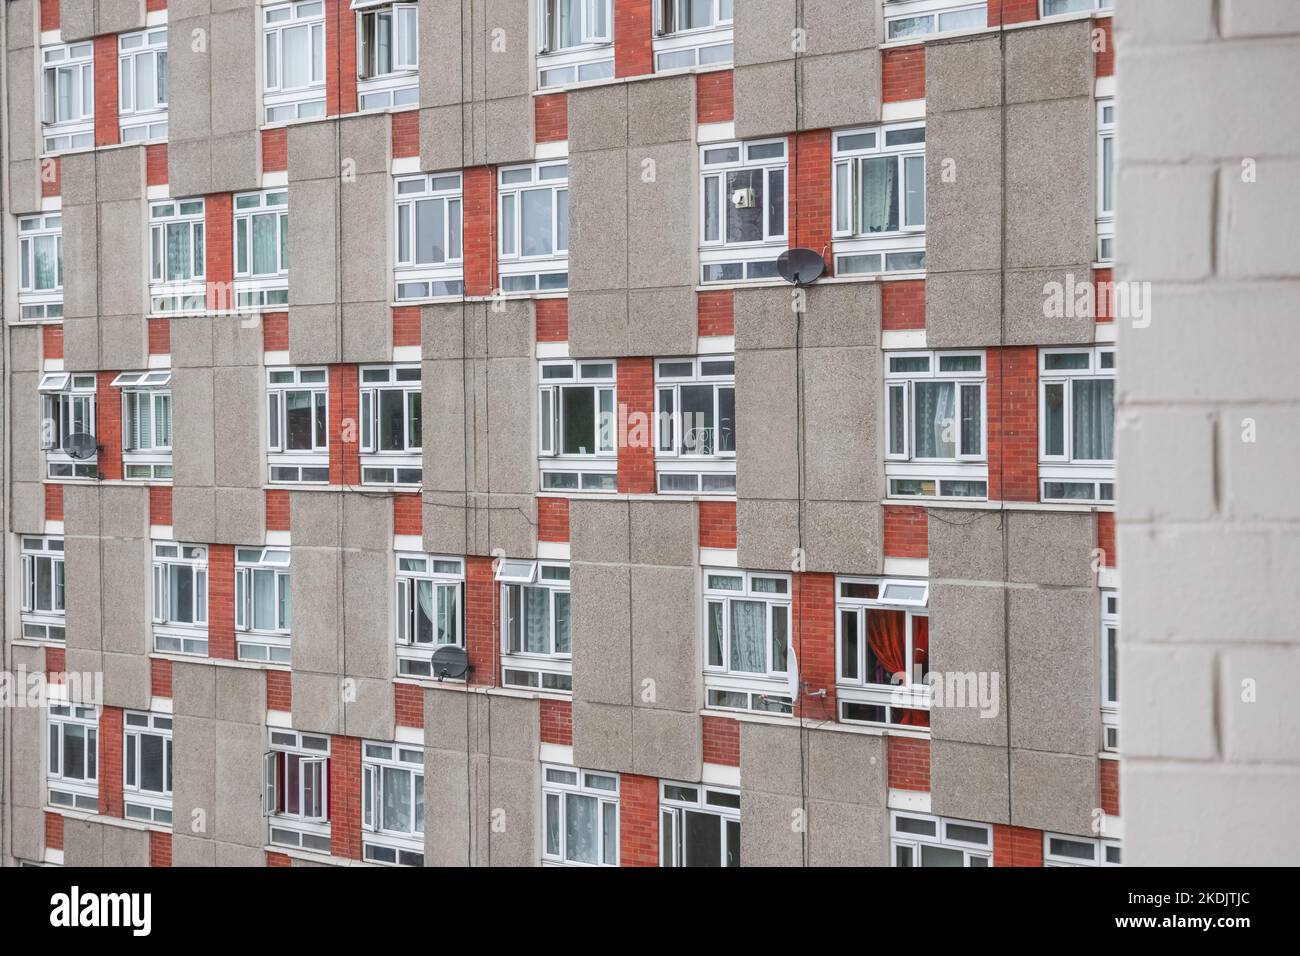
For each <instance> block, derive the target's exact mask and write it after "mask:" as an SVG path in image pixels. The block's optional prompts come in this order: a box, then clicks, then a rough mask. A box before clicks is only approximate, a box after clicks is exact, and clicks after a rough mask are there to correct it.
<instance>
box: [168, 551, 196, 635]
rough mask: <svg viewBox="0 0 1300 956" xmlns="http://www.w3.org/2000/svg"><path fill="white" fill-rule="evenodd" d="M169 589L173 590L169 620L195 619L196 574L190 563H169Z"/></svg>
mask: <svg viewBox="0 0 1300 956" xmlns="http://www.w3.org/2000/svg"><path fill="white" fill-rule="evenodd" d="M167 570H168V589H169V590H170V592H171V607H170V608H169V609H168V611H169V615H168V617H169V620H172V621H178V622H183V623H192V622H193V620H194V575H193V573H192V571H191V570H190V568H189V566H188V565H183V564H169V565H168V566H167Z"/></svg>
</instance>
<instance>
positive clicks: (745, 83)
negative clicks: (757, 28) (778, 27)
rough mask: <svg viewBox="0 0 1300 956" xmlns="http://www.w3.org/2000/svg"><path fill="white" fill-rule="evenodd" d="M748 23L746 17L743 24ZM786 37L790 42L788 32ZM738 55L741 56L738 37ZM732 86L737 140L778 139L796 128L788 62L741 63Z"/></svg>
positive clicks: (742, 18)
mask: <svg viewBox="0 0 1300 956" xmlns="http://www.w3.org/2000/svg"><path fill="white" fill-rule="evenodd" d="M748 19H749V17H748V16H745V17H741V18H740V21H741V22H743V21H745V20H748ZM787 22H789V21H787ZM737 33H738V34H739V29H738V30H737ZM786 35H787V38H788V36H789V33H788V31H787V34H786ZM736 51H737V56H739V51H740V42H739V36H737V43H736ZM733 83H734V92H733V98H734V100H735V115H736V127H735V128H736V136H737V137H739V138H741V139H751V138H754V137H759V136H779V135H782V134H784V133H787V132H789V131H790V130H792V129H794V128H795V124H796V111H795V87H794V70H792V69H791V68H790V64H789V63H788V62H776V63H762V64H756V65H753V66H741V65H739V62H738V63H737V66H736V69H735V79H734V81H733Z"/></svg>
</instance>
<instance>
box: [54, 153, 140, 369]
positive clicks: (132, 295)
mask: <svg viewBox="0 0 1300 956" xmlns="http://www.w3.org/2000/svg"><path fill="white" fill-rule="evenodd" d="M137 151H138V152H140V153H141V154H142V155H143V152H144V150H143V149H138V150H137ZM104 173H105V170H101V177H102V176H103V175H104ZM146 215H147V207H146V205H145V203H144V201H143V199H124V200H121V201H118V202H101V203H100V204H99V248H100V263H99V268H100V270H102V275H103V276H105V277H107V276H112V277H113V281H111V282H101V283H100V288H99V297H100V312H101V313H102V314H103V315H115V316H130V317H132V318H133V319H134V320H135V322H136V324H137V325H138V326H139V329H140V332H139V333H138V337H139V340H140V341H139V345H140V349H139V351H138V352H128V353H122V352H118V353H117V354H134V355H139V356H140V357H141V358H143V357H144V355H145V354H146V352H145V349H144V345H145V342H144V331H143V329H144V320H143V316H144V312H145V303H146V292H145V276H146V275H147V274H148V271H149V267H148V264H147V261H146V259H145V251H146V249H147V248H148V231H147V229H146V228H145V222H146ZM65 275H66V273H65ZM98 275H99V273H97V276H98ZM105 331H106V332H107V330H105ZM104 338H105V345H106V346H107V345H108V343H109V342H110V338H109V336H108V335H107V334H106V335H105V337H104ZM105 351H111V350H109V349H108V348H106V349H105ZM140 364H141V365H142V364H143V362H142V363H140ZM113 367H115V368H116V367H118V366H113ZM122 367H127V366H122ZM135 367H139V366H135Z"/></svg>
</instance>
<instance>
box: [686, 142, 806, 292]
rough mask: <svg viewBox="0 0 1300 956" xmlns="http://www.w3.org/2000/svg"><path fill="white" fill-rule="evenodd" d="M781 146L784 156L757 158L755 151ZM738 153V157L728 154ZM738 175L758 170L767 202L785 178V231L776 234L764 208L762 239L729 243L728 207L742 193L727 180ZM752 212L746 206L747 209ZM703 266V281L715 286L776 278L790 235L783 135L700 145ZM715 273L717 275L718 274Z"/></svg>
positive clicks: (787, 161) (787, 162) (787, 166)
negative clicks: (712, 227)
mask: <svg viewBox="0 0 1300 956" xmlns="http://www.w3.org/2000/svg"><path fill="white" fill-rule="evenodd" d="M778 145H779V146H780V147H781V154H780V156H755V155H754V153H755V151H757V150H767V149H769V148H770V147H774V146H778ZM731 150H734V151H735V158H734V159H732V158H730V157H729V151H731ZM737 172H759V173H761V174H762V177H763V196H764V197H765V200H766V199H767V198H768V197H770V196H771V194H772V193H773V192H774V190H773V188H772V184H773V179H774V177H775V176H777V175H778V174H779V176H780V180H781V230H780V232H776V231H773V229H772V217H771V214H770V211H769V209H768V208H767V206H766V205H765V206H764V208H763V209H762V215H761V217H760V218H761V222H762V229H763V235H762V237H761V238H759V239H744V240H740V239H731V238H730V237H729V236H728V235H727V216H726V212H727V208H728V207H729V206H730V205H732V204H733V201H734V199H735V197H736V195H738V194H740V193H741V192H744V190H743V189H737V190H735V192H734V193H732V192H731V191H730V190H728V189H727V188H726V187H727V177H728V176H729V175H731V174H733V173H737ZM710 183H713V185H714V189H715V191H716V196H717V206H716V209H714V212H715V214H716V229H717V235H716V236H714V237H713V238H710V237H709V231H708V220H709V210H710V201H709V198H708V197H709V184H710ZM744 208H748V207H744ZM699 229H700V268H701V281H702V282H704V283H711V284H727V285H734V284H737V283H743V282H746V281H749V280H758V279H774V278H776V277H777V272H776V259H777V257H778V256H779V255H780V254H781V252H783V251H785V248H786V247H787V245H788V241H789V234H790V144H789V141H788V140H787V139H786V138H785V137H775V138H771V139H755V140H743V141H742V140H737V141H735V142H730V143H710V144H708V145H707V146H701V147H700V220H699ZM728 268H730V269H739V270H740V272H739V275H733V276H727V275H726V274H724V273H723V272H722V271H720V270H724V269H728ZM715 270H716V271H715Z"/></svg>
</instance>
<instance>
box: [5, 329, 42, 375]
mask: <svg viewBox="0 0 1300 956" xmlns="http://www.w3.org/2000/svg"><path fill="white" fill-rule="evenodd" d="M42 338H43V335H42V330H41V329H39V328H37V327H35V326H28V327H24V326H21V325H13V326H10V328H9V369H10V371H13V372H39V371H41V369H42V367H43V366H42V364H41V348H42V346H41V340H42Z"/></svg>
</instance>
